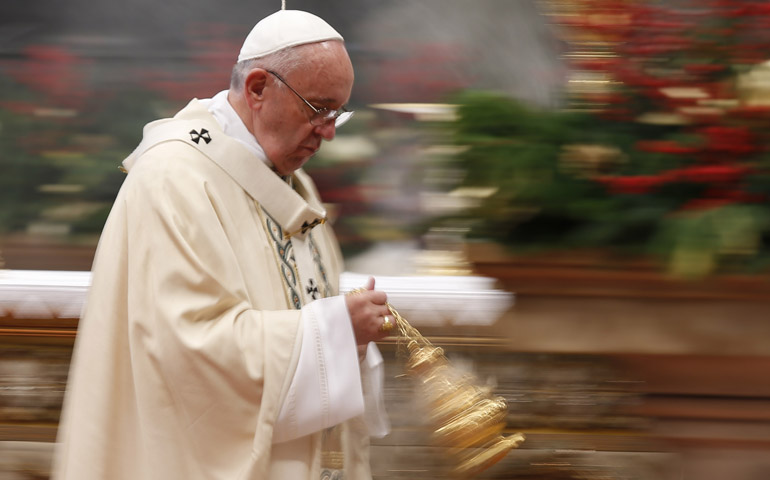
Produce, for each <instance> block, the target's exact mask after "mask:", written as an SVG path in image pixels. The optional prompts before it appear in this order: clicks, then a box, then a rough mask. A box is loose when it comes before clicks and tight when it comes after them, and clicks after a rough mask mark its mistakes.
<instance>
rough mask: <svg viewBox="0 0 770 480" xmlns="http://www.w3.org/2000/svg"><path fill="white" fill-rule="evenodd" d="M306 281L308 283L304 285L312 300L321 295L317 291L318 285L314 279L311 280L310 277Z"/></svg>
mask: <svg viewBox="0 0 770 480" xmlns="http://www.w3.org/2000/svg"><path fill="white" fill-rule="evenodd" d="M308 283H309V285H308V286H307V287H305V290H306V291H307V294H308V295H310V297H311V298H312V299H313V300H316V299H317V298H318V297H320V296H321V293H320V292H319V291H318V285H316V284H315V280H313V279H312V278H311V279H310V281H308Z"/></svg>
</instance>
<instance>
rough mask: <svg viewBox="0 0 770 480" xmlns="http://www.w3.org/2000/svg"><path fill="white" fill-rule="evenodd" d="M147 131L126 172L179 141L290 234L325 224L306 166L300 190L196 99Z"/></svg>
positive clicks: (126, 162) (299, 177) (127, 161)
mask: <svg viewBox="0 0 770 480" xmlns="http://www.w3.org/2000/svg"><path fill="white" fill-rule="evenodd" d="M143 134H144V138H143V139H142V142H141V143H140V144H139V146H138V147H137V148H136V149H135V150H134V151H133V152H132V153H131V155H129V156H128V158H126V159H125V160H124V161H123V166H124V168H125V170H126V171H130V170H131V169H132V168H133V167H134V166H135V165H136V164H137V163H138V162H140V161H141V160H142V155H143V154H144V153H145V152H147V151H148V150H150V149H151V148H153V147H154V146H156V145H159V144H161V143H166V142H179V143H180V145H182V144H183V145H186V146H188V147H192V148H194V149H195V150H197V151H198V152H200V153H201V154H202V155H205V156H206V157H208V158H209V159H210V160H211V161H213V162H214V163H216V164H217V165H219V167H220V168H222V169H223V170H224V171H225V172H227V174H228V175H229V176H230V177H231V178H232V179H233V180H234V181H235V182H236V183H238V185H240V186H241V188H243V189H244V190H245V191H246V193H247V194H248V195H249V196H251V197H252V198H253V199H254V200H255V201H256V202H258V203H259V204H260V205H261V206H262V208H264V209H265V211H267V212H268V213H269V214H270V216H271V217H273V219H275V221H276V222H278V224H279V225H280V226H281V228H282V229H283V231H284V232H286V234H287V235H289V236H299V237H301V238H304V236H305V235H306V234H307V232H308V231H309V230H310V229H311V228H313V227H314V226H316V225H319V224H322V223H325V222H326V210H325V209H324V208H323V206H321V204H320V202H319V201H318V200H317V195H316V192H315V190H314V187H313V185H312V182H311V181H310V179H309V177H308V176H307V175H306V174H304V172H302V171H301V169H300V170H297V171H296V172H295V174H294V179H295V180H296V185H295V186H296V190H295V189H293V188H292V187H291V186H290V185H289V184H288V183H287V182H285V181H284V180H283V179H282V178H281V177H280V176H278V175H277V174H276V173H275V172H273V171H272V170H271V169H270V167H268V165H267V164H266V158H265V156H264V154H263V155H262V156H261V157H260V156H258V155H255V154H254V152H252V151H250V149H247V148H246V147H245V146H244V145H243V144H242V143H241V142H239V141H237V140H236V139H234V138H233V137H231V136H229V135H227V134H226V133H225V132H224V131H223V130H222V128H221V127H220V125H219V124H218V123H217V121H216V119H215V118H214V116H213V115H212V114H211V113H210V112H209V111H208V109H207V108H206V106H205V105H204V104H203V103H202V102H200V101H198V100H197V99H194V100H192V101H191V102H190V103H189V104H188V105H187V106H186V107H185V108H184V109H182V110H181V111H180V112H179V113H177V114H176V115H175V116H174V118H167V119H162V120H156V121H154V122H151V123H149V124H147V125H146V126H145V127H144V131H143ZM298 192H302V194H300V193H298Z"/></svg>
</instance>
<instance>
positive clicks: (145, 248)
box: [53, 100, 371, 480]
mask: <svg viewBox="0 0 770 480" xmlns="http://www.w3.org/2000/svg"><path fill="white" fill-rule="evenodd" d="M124 165H125V167H126V168H127V169H128V170H129V174H128V176H127V177H126V181H125V182H124V184H123V186H122V187H121V190H120V192H119V193H118V196H117V198H116V201H115V204H114V205H113V209H112V211H111V213H110V216H109V218H108V220H107V223H106V224H105V228H104V231H103V233H102V237H101V239H100V242H99V247H98V249H97V254H96V257H95V261H94V266H93V269H92V287H91V289H90V291H89V297H88V301H87V303H86V307H85V309H84V311H83V314H82V316H81V321H80V325H79V330H78V337H77V340H76V346H75V351H74V354H73V361H72V368H71V372H70V377H69V380H68V386H67V392H66V395H65V402H64V408H63V411H62V417H61V424H60V430H59V437H58V443H57V449H56V454H55V457H54V468H53V478H54V479H63V480H96V479H107V478H108V479H111V480H122V479H126V480H128V479H131V480H134V479H139V478H141V479H143V480H156V479H157V480H160V479H163V480H168V479H185V480H187V479H192V480H198V479H200V480H204V479H207V480H208V479H221V480H225V479H226V480H240V479H243V480H256V479H278V478H281V479H285V478H292V479H295V478H296V479H299V480H303V479H308V480H310V479H312V480H316V479H317V478H318V475H319V472H320V457H321V455H320V443H321V433H320V431H321V430H322V429H323V428H324V427H325V426H328V425H333V424H334V423H335V422H336V423H338V422H339V421H344V420H346V421H345V422H344V423H343V431H344V432H345V435H344V436H343V441H342V443H343V447H344V450H345V469H346V477H347V478H350V479H364V478H369V477H370V473H369V468H368V450H367V448H368V434H369V432H368V430H367V428H366V426H365V421H364V419H363V418H362V417H361V416H356V415H358V414H360V413H361V412H363V410H364V406H363V404H364V402H366V403H367V406H366V407H367V408H368V404H369V403H371V402H369V400H362V397H366V392H365V390H366V389H367V385H368V382H367V380H366V377H367V374H366V366H362V371H361V372H355V374H353V375H350V374H349V373H350V372H349V371H348V372H343V373H340V372H339V371H338V368H342V369H343V370H345V369H347V370H350V367H351V366H352V367H353V368H354V369H358V368H359V367H358V361H357V360H358V359H357V355H356V347H355V341H354V340H352V338H353V333H352V328H351V327H350V320H349V318H348V317H347V310H346V309H345V308H344V298H342V297H339V296H337V297H334V295H337V290H338V279H339V274H340V273H341V259H340V255H339V251H338V248H337V245H336V241H335V239H334V237H333V234H332V232H331V229H330V227H329V225H325V224H323V223H321V222H320V220H321V219H323V218H324V215H325V212H324V211H323V208H321V205H320V202H319V201H318V198H317V194H316V193H315V190H314V187H313V186H312V183H310V180H309V178H308V177H307V176H306V175H305V174H304V173H303V172H301V171H298V172H296V174H295V176H294V180H295V181H296V182H297V185H296V191H295V190H294V189H292V188H291V187H289V186H288V185H287V184H286V183H285V182H284V181H282V180H281V179H280V178H279V177H278V176H276V175H275V174H274V173H273V172H272V171H271V170H270V169H269V167H267V165H265V164H264V163H263V162H262V161H261V160H259V159H258V158H257V157H255V156H254V154H253V153H251V152H249V151H248V150H247V149H245V148H244V147H243V145H241V144H240V143H239V142H237V141H235V140H233V139H232V138H231V137H229V136H227V135H225V134H224V133H223V132H222V130H221V129H220V128H219V126H218V124H217V122H216V121H215V120H214V118H213V117H212V116H211V114H209V113H208V112H207V110H206V108H205V107H204V106H202V105H201V104H200V103H199V102H197V101H195V100H194V101H193V102H191V103H190V105H188V106H187V107H186V108H185V109H184V110H182V111H181V112H180V113H179V114H177V116H176V117H175V118H174V119H168V120H160V121H157V122H153V123H151V124H149V125H148V126H147V127H145V131H144V140H143V142H142V143H141V144H140V146H139V147H138V148H137V150H136V151H135V152H134V153H133V154H132V155H131V156H130V157H129V158H128V159H126V161H125V162H124ZM298 192H301V194H300V193H298ZM270 222H274V225H273V226H270V225H268V224H269V223H270ZM311 225H315V226H313V227H312V228H310V226H311ZM273 227H277V230H280V231H281V233H282V235H278V236H276V237H273V233H274V231H273ZM303 229H304V232H303ZM295 232H299V233H295ZM286 233H290V234H291V236H289V237H288V239H289V240H290V241H289V242H288V243H286V239H287V238H286V236H285V234H286ZM295 235H296V236H297V238H296V239H295V238H294V236H295ZM280 245H284V250H283V253H284V254H285V253H287V251H288V252H289V254H288V255H287V256H285V257H284V256H282V250H281V248H282V247H281V246H280ZM289 247H290V248H289ZM300 249H301V250H300ZM291 251H293V254H291ZM298 252H299V254H298ZM311 280H312V282H311ZM292 282H293V283H292ZM316 296H317V297H319V300H317V301H313V299H314V298H315V297H316ZM321 297H329V298H325V299H321ZM310 340H312V342H311V341H310ZM329 348H332V349H337V350H336V351H334V350H329ZM329 352H334V353H335V355H329ZM346 352H347V353H346ZM337 355H339V356H341V357H342V358H340V359H337V358H333V357H336V356H337ZM346 356H347V357H348V358H345V357H346ZM351 358H352V360H351ZM335 362H338V363H345V366H343V367H339V366H338V365H337V364H336V363H335ZM366 363H368V362H366ZM308 372H310V373H308ZM313 372H315V373H313ZM318 372H321V373H320V374H321V378H320V379H319V378H313V379H310V381H309V382H306V381H305V379H309V378H310V377H317V376H318ZM362 375H363V377H364V382H363V384H362V380H361V377H362ZM297 376H299V377H297ZM311 391H313V393H308V392H311ZM318 392H321V393H318ZM308 397H312V399H313V400H315V401H314V402H309V401H308ZM340 397H346V398H345V402H344V403H342V404H340V403H339V402H340ZM351 400H352V402H353V403H354V404H355V405H354V406H353V407H352V410H350V409H349V405H350V401H351ZM340 405H343V406H344V408H339V407H340ZM350 412H352V415H350V416H348V414H350ZM351 416H352V417H354V418H351ZM279 417H281V418H280V420H279ZM277 439H281V440H284V441H282V442H276V440H277ZM292 447H293V448H292Z"/></svg>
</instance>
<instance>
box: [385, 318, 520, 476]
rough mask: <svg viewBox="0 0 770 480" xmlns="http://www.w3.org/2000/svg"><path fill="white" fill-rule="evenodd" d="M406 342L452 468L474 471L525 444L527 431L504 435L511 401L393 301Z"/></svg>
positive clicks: (435, 437) (411, 369) (436, 437)
mask: <svg viewBox="0 0 770 480" xmlns="http://www.w3.org/2000/svg"><path fill="white" fill-rule="evenodd" d="M388 308H389V309H390V313H391V314H392V315H393V318H394V319H395V322H396V327H397V328H398V332H399V335H400V342H401V345H402V346H405V348H403V349H402V350H403V351H404V352H405V353H406V356H407V358H406V366H405V368H406V373H407V375H408V376H410V377H412V378H413V379H415V380H416V381H417V382H419V383H420V386H421V387H422V390H423V391H424V393H425V395H426V397H427V404H428V407H429V410H430V411H429V412H428V419H429V422H430V424H431V427H432V429H433V434H432V441H433V443H434V444H435V445H437V446H441V447H445V448H447V449H448V452H449V453H450V458H452V459H453V460H454V465H453V467H452V473H453V474H455V475H457V476H459V477H470V476H474V475H476V474H478V473H479V472H481V471H483V470H485V469H487V468H489V467H491V466H492V465H494V464H496V463H497V462H499V461H500V460H502V459H503V457H505V455H507V454H508V452H509V451H510V450H511V449H513V448H516V447H518V446H519V444H520V443H521V442H523V441H524V435H523V434H521V433H516V434H513V435H510V436H507V437H506V436H503V430H504V429H505V417H506V414H507V412H508V405H507V403H506V401H505V399H503V398H502V397H500V396H494V395H493V394H492V393H491V391H490V390H489V389H488V388H484V387H480V386H478V385H477V381H476V379H475V378H474V377H473V376H472V375H469V374H466V373H461V372H460V371H458V370H457V369H456V368H454V367H453V366H452V365H451V363H450V362H449V360H448V359H447V357H446V356H445V355H444V350H443V349H442V348H440V347H436V346H435V345H433V344H432V343H431V342H430V341H429V340H428V339H427V338H425V337H424V336H422V334H421V333H420V332H419V331H418V330H417V329H416V328H414V327H413V326H412V325H410V324H409V322H407V321H406V319H405V318H404V317H402V316H401V315H399V313H398V312H397V311H396V309H395V308H393V306H392V305H390V304H388Z"/></svg>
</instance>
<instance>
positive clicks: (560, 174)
mask: <svg viewBox="0 0 770 480" xmlns="http://www.w3.org/2000/svg"><path fill="white" fill-rule="evenodd" d="M455 101H456V103H458V104H459V107H458V117H457V120H456V121H455V122H453V123H450V124H448V126H445V127H444V128H448V129H449V131H450V132H451V136H452V138H453V141H454V142H455V143H456V145H458V146H462V147H463V149H462V150H461V153H459V154H457V155H456V156H455V158H454V159H453V161H454V162H455V163H456V167H457V168H459V169H460V170H461V171H462V172H464V178H463V180H462V182H461V183H460V185H459V186H460V187H477V188H485V189H492V190H491V191H493V192H494V193H492V194H490V195H488V196H487V197H486V198H484V199H483V201H481V202H480V203H479V204H478V205H477V206H475V207H471V208H468V209H466V210H464V211H463V212H461V213H460V214H459V215H456V216H452V217H451V218H442V219H440V220H439V221H438V223H440V224H442V225H446V224H447V222H449V223H451V224H454V225H464V226H466V227H468V228H469V235H470V236H471V237H472V238H485V239H489V240H493V241H496V242H499V243H502V244H504V245H507V246H509V247H510V248H511V249H513V250H514V251H517V252H531V251H537V252H543V251H547V250H552V249H558V250H564V249H578V248H582V249H591V250H603V251H607V252H622V253H631V254H640V255H646V256H649V255H654V256H657V257H659V258H661V259H663V260H664V262H666V263H667V264H668V266H669V270H670V271H672V272H674V273H676V274H678V275H683V276H700V275H704V274H707V273H710V272H714V271H723V270H733V269H738V268H740V269H743V270H747V269H748V270H752V269H753V270H756V269H758V268H763V267H764V266H766V264H767V256H768V252H770V206H769V205H768V198H770V177H769V176H768V174H767V171H768V170H767V168H766V167H767V165H766V160H765V164H764V165H762V164H760V163H756V162H755V165H758V167H759V168H757V169H756V173H755V174H754V175H751V176H750V177H749V178H748V179H747V181H746V182H744V184H742V185H741V188H743V191H744V192H746V193H750V194H751V195H753V197H752V198H755V199H757V200H754V201H750V202H744V201H742V200H736V201H734V202H723V203H718V204H715V205H709V206H708V208H705V207H700V206H699V207H697V208H696V207H694V206H692V207H691V205H696V204H697V205H700V204H699V203H698V202H703V201H708V200H709V197H708V194H707V193H708V192H709V188H711V187H712V185H710V184H704V183H703V182H696V181H686V180H682V179H678V178H674V177H667V176H666V175H667V172H672V171H676V169H681V168H684V167H687V166H688V165H690V164H691V160H690V159H689V158H687V157H686V156H684V155H677V154H675V153H668V152H646V151H640V150H639V149H637V148H635V145H636V144H637V142H639V141H640V140H646V139H659V138H666V139H667V140H670V141H676V142H678V144H680V145H696V144H698V142H700V141H702V139H701V138H699V137H697V136H694V135H691V134H687V133H686V132H682V131H679V130H677V129H676V128H672V127H669V126H667V127H666V128H661V127H660V126H654V125H653V126H650V125H638V124H633V125H630V124H629V123H622V122H616V123H613V122H611V121H605V120H602V119H601V118H598V117H597V116H595V115H590V114H566V113H561V112H554V111H547V110H538V109H536V108H532V107H528V106H526V105H524V104H523V103H521V102H518V101H516V100H514V99H511V98H508V97H504V96H502V95H498V94H493V93H489V92H465V93H464V94H462V95H460V96H459V97H458V98H457V99H456V100H455ZM619 177H624V178H627V179H629V180H630V181H631V182H632V183H631V184H630V185H629V186H628V187H627V188H625V189H619V188H617V187H613V186H611V185H608V184H607V183H606V182H605V181H604V179H606V178H619ZM645 177H650V178H651V179H652V181H654V182H657V183H655V187H654V188H646V187H644V186H643V185H642V186H639V185H636V184H633V182H637V181H642V180H644V179H645ZM640 185H641V184H640ZM712 203H713V202H712Z"/></svg>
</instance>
